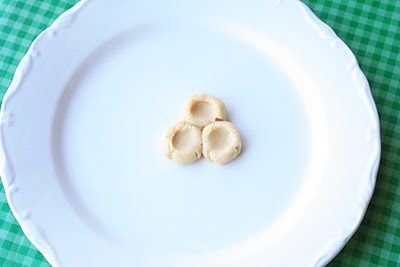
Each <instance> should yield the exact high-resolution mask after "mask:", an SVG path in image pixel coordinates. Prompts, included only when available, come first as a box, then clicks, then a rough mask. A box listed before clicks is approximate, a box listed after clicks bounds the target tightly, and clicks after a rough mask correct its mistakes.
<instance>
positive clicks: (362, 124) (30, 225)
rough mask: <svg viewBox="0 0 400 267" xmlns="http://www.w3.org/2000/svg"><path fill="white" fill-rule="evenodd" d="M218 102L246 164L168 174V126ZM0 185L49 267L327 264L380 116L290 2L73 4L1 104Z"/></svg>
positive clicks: (356, 194)
mask: <svg viewBox="0 0 400 267" xmlns="http://www.w3.org/2000/svg"><path fill="white" fill-rule="evenodd" d="M197 92H207V93H209V94H212V95H215V96H217V97H219V98H221V99H223V100H224V101H225V103H226V106H227V108H228V111H229V115H230V120H231V121H232V122H233V123H235V124H236V125H237V127H238V128H239V130H240V132H241V134H242V136H243V139H244V145H245V148H244V151H243V153H242V155H241V156H240V157H239V158H238V159H236V160H235V161H234V162H232V163H231V164H228V165H224V166H216V165H213V164H211V163H209V162H207V161H206V160H201V161H199V162H198V163H196V164H193V165H188V166H178V165H176V164H174V163H173V162H170V161H168V160H166V159H165V158H164V156H163V155H162V150H161V148H160V141H161V139H162V135H163V133H164V130H165V129H166V128H168V126H169V125H171V124H172V123H174V122H175V121H177V120H178V119H179V118H180V117H181V115H182V114H181V110H182V109H183V107H184V103H185V101H186V100H187V99H188V97H189V96H191V95H193V94H195V93H197ZM1 144H2V153H3V156H4V163H3V172H2V179H3V183H4V186H5V190H6V194H7V198H8V201H9V203H10V205H11V208H12V211H13V212H14V214H15V216H16V218H17V220H18V222H19V223H20V224H21V226H22V228H23V230H24V232H25V234H26V235H27V236H28V238H29V239H30V240H31V241H32V242H33V243H34V244H35V245H36V246H37V247H38V248H39V250H40V251H41V252H42V253H43V254H44V255H45V257H46V258H47V259H48V261H49V262H50V263H51V264H53V265H55V266H74V267H76V266H135V267H153V266H154V267H180V266H182V267H188V266H190V267H192V266H194V267H195V266H199V267H200V266H201V267H205V266H207V267H217V266H218V267H219V266H226V267H228V266H229V267H243V266H252V267H257V266H260V267H261V266H322V265H324V264H326V263H327V262H328V261H329V260H330V259H331V258H332V257H333V256H334V255H335V254H336V253H337V252H338V251H339V250H340V249H341V248H342V247H343V246H344V244H345V243H346V242H347V240H348V239H349V238H350V236H351V235H352V233H353V232H354V231H355V229H356V228H357V226H358V225H359V223H360V221H361V219H362V217H363V215H364V212H365V210H366V207H367V205H368V202H369V199H370V197H371V194H372V192H373V188H374V184H375V176H376V171H377V167H378V162H379V154H380V139H379V124H378V116H377V113H376V110H375V106H374V103H373V100H372V98H371V94H370V90H369V86H368V83H367V81H366V79H365V77H364V75H363V74H362V72H361V70H360V69H359V67H358V65H357V62H356V60H355V57H354V56H353V54H352V53H351V51H350V50H349V49H348V48H347V47H346V46H345V44H344V43H343V42H342V41H340V40H339V39H338V38H337V36H336V35H335V34H334V33H333V31H332V30H331V29H330V28H329V27H327V26H326V25H325V24H323V23H322V22H320V21H319V20H318V19H317V18H316V17H315V15H313V14H312V13H311V11H310V10H309V9H308V8H307V7H306V6H305V5H304V4H302V3H301V2H300V1H297V0H282V1H268V0H257V1H250V2H249V1H227V0H217V1H174V0H168V1H161V0H151V1H131V0H119V1H117V2H116V3H113V4H112V5H111V4H110V1H106V0H91V1H82V2H80V3H79V4H78V5H76V6H75V7H74V8H73V9H71V10H70V11H68V12H66V13H65V14H64V15H62V16H61V17H60V18H59V19H58V20H57V21H56V22H55V23H54V24H53V25H52V26H51V27H50V28H49V29H48V30H46V31H45V32H44V33H42V34H41V35H40V36H39V37H38V38H37V39H36V41H35V42H34V44H33V45H32V47H31V48H30V50H29V52H28V53H27V55H26V56H25V57H24V59H23V60H22V62H21V64H20V66H19V67H18V70H17V72H16V75H15V78H14V80H13V82H12V84H11V86H10V88H9V90H8V91H7V94H6V96H5V98H4V102H3V106H2V120H1Z"/></svg>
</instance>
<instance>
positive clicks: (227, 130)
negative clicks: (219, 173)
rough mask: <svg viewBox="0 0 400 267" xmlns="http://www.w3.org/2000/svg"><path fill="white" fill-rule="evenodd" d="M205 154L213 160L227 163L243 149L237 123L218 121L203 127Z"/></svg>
mask: <svg viewBox="0 0 400 267" xmlns="http://www.w3.org/2000/svg"><path fill="white" fill-rule="evenodd" d="M202 136H203V155H204V157H205V158H206V159H208V160H209V161H211V162H214V163H218V164H225V163H227V162H229V161H231V160H233V159H235V158H236V157H237V156H238V155H239V154H240V152H241V151H242V140H241V138H240V134H239V132H238V130H237V129H236V127H235V125H233V124H232V123H230V122H227V121H217V122H214V123H212V124H210V125H208V126H206V127H205V128H204V129H203V134H202Z"/></svg>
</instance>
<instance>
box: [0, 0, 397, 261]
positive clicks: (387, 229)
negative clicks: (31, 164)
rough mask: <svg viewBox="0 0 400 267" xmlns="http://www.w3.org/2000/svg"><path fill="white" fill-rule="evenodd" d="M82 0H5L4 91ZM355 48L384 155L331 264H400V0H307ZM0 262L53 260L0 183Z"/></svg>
mask: <svg viewBox="0 0 400 267" xmlns="http://www.w3.org/2000/svg"><path fill="white" fill-rule="evenodd" d="M76 2H77V0H0V94H1V96H0V97H2V96H3V95H4V92H5V91H6V89H7V87H8V86H9V84H10V82H11V79H12V77H13V74H14V72H15V69H16V67H17V65H18V63H19V61H20V60H21V58H22V56H23V55H24V53H25V52H26V51H27V49H28V47H29V45H30V44H31V42H32V41H33V39H34V38H35V37H36V36H37V35H38V34H39V33H40V32H41V31H42V30H44V29H45V28H46V27H47V26H48V25H49V24H50V23H51V22H52V21H53V20H54V19H55V18H56V17H57V16H58V15H59V14H61V13H62V12H63V11H64V10H66V9H68V8H70V7H71V6H72V5H73V4H75V3H76ZM304 2H305V3H306V4H308V5H309V6H310V7H311V8H312V9H313V10H314V12H315V13H316V14H317V15H318V16H319V17H320V18H321V19H322V20H324V21H325V22H326V23H328V24H329V25H330V26H331V27H332V28H333V29H334V30H335V31H336V32H337V34H338V35H339V36H340V37H341V38H342V39H343V40H344V41H345V42H346V43H347V44H348V45H349V46H350V48H351V49H352V50H353V52H354V53H355V55H356V57H357V59H358V61H359V63H360V65H361V68H362V69H363V71H364V72H365V74H366V76H367V78H368V80H369V82H370V85H371V88H372V93H373V96H374V98H375V101H376V104H377V106H378V110H379V114H380V119H381V133H382V160H381V167H380V171H379V175H378V179H377V184H376V190H375V194H374V196H373V198H372V201H371V204H370V206H369V208H368V211H367V213H366V216H365V219H364V221H363V223H362V225H361V227H360V228H359V230H358V231H357V233H356V234H355V235H354V237H353V238H352V239H351V240H350V242H349V243H348V244H347V245H346V247H345V248H344V249H343V251H342V252H341V253H340V254H339V255H338V256H337V257H336V258H335V259H334V260H333V262H332V263H331V264H330V265H329V266H400V186H399V185H400V0H357V1H356V0H304ZM0 266H1V267H8V266H29V267H30V266H49V264H48V263H47V262H46V260H45V259H44V258H43V256H42V255H41V254H40V252H38V251H37V249H36V248H35V247H34V246H33V245H32V244H31V243H30V242H29V241H28V240H27V238H26V237H25V236H24V234H23V232H22V230H21V228H20V227H19V225H18V224H17V222H16V221H15V219H14V217H13V215H12V214H11V211H10V208H9V206H8V204H7V202H6V199H5V195H4V190H3V189H2V187H1V186H0Z"/></svg>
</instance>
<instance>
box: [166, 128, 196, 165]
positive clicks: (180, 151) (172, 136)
mask: <svg viewBox="0 0 400 267" xmlns="http://www.w3.org/2000/svg"><path fill="white" fill-rule="evenodd" d="M201 143H202V137H201V130H200V128H198V127H196V126H194V125H191V124H189V123H187V122H178V123H177V124H175V125H174V126H173V127H171V128H170V129H169V130H168V131H167V133H166V135H165V140H164V152H165V155H166V156H167V157H168V158H169V159H171V160H173V161H175V162H177V163H180V164H188V163H193V162H195V161H196V160H198V159H199V158H201V149H202V145H201Z"/></svg>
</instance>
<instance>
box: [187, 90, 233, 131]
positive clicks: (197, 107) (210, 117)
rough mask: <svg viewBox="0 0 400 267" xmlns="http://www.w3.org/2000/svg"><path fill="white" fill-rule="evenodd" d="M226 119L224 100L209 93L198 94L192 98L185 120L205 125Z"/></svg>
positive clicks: (201, 125) (197, 124)
mask: <svg viewBox="0 0 400 267" xmlns="http://www.w3.org/2000/svg"><path fill="white" fill-rule="evenodd" d="M223 120H226V109H225V105H224V102H222V101H221V100H220V99H218V98H216V97H213V96H209V95H207V94H197V95H194V96H192V97H191V98H190V100H189V102H188V103H187V106H186V114H185V121H187V122H189V123H191V124H193V125H196V126H198V127H201V128H202V127H204V126H206V125H208V124H210V123H212V122H215V121H223Z"/></svg>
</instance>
